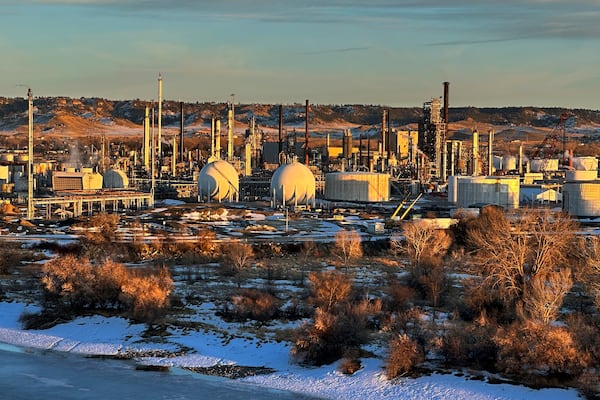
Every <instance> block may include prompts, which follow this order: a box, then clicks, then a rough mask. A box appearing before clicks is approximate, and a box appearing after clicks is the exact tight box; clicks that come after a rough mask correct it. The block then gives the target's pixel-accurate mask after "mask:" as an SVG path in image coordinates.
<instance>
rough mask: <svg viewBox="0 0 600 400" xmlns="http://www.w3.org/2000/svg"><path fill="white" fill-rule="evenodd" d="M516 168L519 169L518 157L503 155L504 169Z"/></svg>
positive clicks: (512, 169) (511, 169)
mask: <svg viewBox="0 0 600 400" xmlns="http://www.w3.org/2000/svg"><path fill="white" fill-rule="evenodd" d="M516 169H517V157H515V156H504V157H502V170H503V171H514V170H516Z"/></svg>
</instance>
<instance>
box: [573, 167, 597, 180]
mask: <svg viewBox="0 0 600 400" xmlns="http://www.w3.org/2000/svg"><path fill="white" fill-rule="evenodd" d="M566 178H567V182H578V181H593V180H596V179H597V178H598V171H596V170H595V169H594V170H591V171H586V170H579V171H578V170H571V171H567V172H566Z"/></svg>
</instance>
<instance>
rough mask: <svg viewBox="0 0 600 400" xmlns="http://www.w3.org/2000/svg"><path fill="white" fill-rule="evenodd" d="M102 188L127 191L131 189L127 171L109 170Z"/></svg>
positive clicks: (105, 174)
mask: <svg viewBox="0 0 600 400" xmlns="http://www.w3.org/2000/svg"><path fill="white" fill-rule="evenodd" d="M102 187H103V188H104V189H125V188H128V187H129V178H127V174H126V173H125V171H122V170H120V169H109V170H108V171H106V172H105V173H104V177H103V180H102Z"/></svg>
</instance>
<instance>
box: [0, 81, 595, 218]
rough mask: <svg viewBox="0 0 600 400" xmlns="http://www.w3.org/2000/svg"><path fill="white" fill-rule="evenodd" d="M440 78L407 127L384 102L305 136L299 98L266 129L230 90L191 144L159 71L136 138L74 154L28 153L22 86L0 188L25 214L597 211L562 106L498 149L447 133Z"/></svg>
mask: <svg viewBox="0 0 600 400" xmlns="http://www.w3.org/2000/svg"><path fill="white" fill-rule="evenodd" d="M449 86H450V84H449V83H448V82H444V83H443V87H442V88H443V92H442V93H443V95H442V96H440V97H433V98H431V100H429V101H426V102H424V104H423V107H422V112H421V116H420V119H419V123H418V127H417V128H416V129H401V128H399V127H398V126H394V123H393V121H392V119H391V118H390V113H388V111H387V110H385V109H384V110H383V112H382V115H381V122H380V124H377V129H376V131H375V132H370V134H363V133H362V132H356V131H353V130H352V129H344V130H343V132H320V133H318V134H314V130H312V129H311V126H310V124H311V119H310V115H311V104H310V102H309V100H306V102H305V104H303V107H304V113H303V115H302V117H303V119H304V121H303V124H302V125H303V126H301V125H299V124H298V123H297V122H296V124H295V125H294V127H293V129H288V128H286V127H285V126H284V123H283V121H284V118H283V115H284V106H283V105H280V106H279V115H278V117H279V121H278V126H276V127H271V128H270V130H269V131H267V130H265V129H263V127H261V126H259V125H258V124H257V122H256V120H255V118H254V117H252V118H249V119H248V121H247V123H245V124H242V123H240V121H239V120H236V104H235V98H234V95H231V100H230V101H229V102H228V104H227V113H226V118H222V117H221V116H220V115H212V116H211V117H210V118H209V119H207V120H206V121H205V122H206V126H207V127H208V129H207V131H206V132H205V133H203V134H204V136H205V139H206V140H205V141H204V142H203V143H204V144H203V146H196V147H194V148H190V146H189V144H188V142H187V140H188V135H186V126H185V125H186V119H185V113H186V110H185V104H184V103H183V102H180V103H179V104H180V110H179V119H180V123H179V125H180V126H179V130H178V133H174V130H175V129H174V128H173V123H172V121H171V124H170V128H169V129H168V133H167V132H166V130H165V126H164V124H163V114H164V112H163V94H162V90H163V78H162V76H160V75H159V78H158V101H156V102H148V103H147V105H146V106H145V107H144V110H143V112H144V119H143V121H144V122H143V130H142V129H140V131H139V132H138V135H136V137H139V138H140V139H139V140H137V141H135V142H134V144H131V143H130V144H128V145H123V146H120V147H119V149H118V151H117V152H115V151H113V150H112V149H113V147H114V143H112V145H113V146H112V147H111V145H110V143H108V142H109V139H105V137H104V136H102V141H101V145H100V146H97V148H95V149H93V150H94V151H95V154H96V157H94V158H93V159H92V158H88V159H87V160H84V161H80V162H76V163H75V162H73V161H72V157H69V156H68V155H56V154H52V155H50V154H43V153H42V154H38V153H39V152H37V151H34V150H35V149H36V148H37V146H36V142H37V141H38V140H41V139H40V138H39V136H40V135H39V134H38V133H37V132H36V133H35V134H34V131H35V130H34V121H35V115H34V109H35V105H34V99H33V94H32V92H31V90H30V91H29V92H28V98H27V100H28V122H29V124H28V133H27V135H28V141H27V146H26V147H25V148H21V149H8V148H6V149H1V150H0V181H1V182H2V190H1V192H2V197H3V198H4V201H5V203H10V204H12V205H13V206H16V207H19V209H20V210H22V211H21V212H22V213H23V214H24V212H25V211H24V210H25V208H26V216H27V219H30V220H32V219H58V218H67V217H77V216H81V215H91V214H93V213H96V212H110V211H126V210H141V209H148V208H153V207H154V204H155V201H156V200H157V199H165V198H176V199H180V200H183V201H185V202H188V203H196V202H197V203H213V204H214V203H242V204H243V203H244V202H253V203H257V204H263V205H264V207H269V208H272V209H285V210H289V211H292V212H294V211H314V210H321V209H324V208H327V209H331V208H332V205H333V206H335V205H340V204H343V205H348V204H351V206H352V207H353V208H358V209H362V208H369V209H372V208H373V207H379V209H380V210H383V211H384V212H386V213H387V215H386V216H385V217H389V215H390V214H393V216H394V217H396V218H398V216H402V218H404V217H405V216H407V215H410V214H409V211H410V209H409V207H411V206H412V205H414V204H419V201H421V202H422V201H425V198H426V196H429V198H430V199H429V200H428V201H427V202H426V204H425V205H422V206H421V207H419V206H417V207H415V209H421V210H424V211H427V205H429V206H431V210H433V211H434V212H436V213H437V214H438V216H446V215H447V214H451V213H452V212H453V211H454V210H457V209H471V210H477V209H478V208H480V207H482V206H486V205H497V206H501V207H503V208H504V209H506V210H511V209H517V208H519V207H536V206H548V205H550V206H551V207H553V208H562V210H563V211H565V212H567V213H568V214H570V215H571V216H573V217H576V218H581V219H583V218H595V217H599V216H600V180H598V160H597V158H596V157H594V156H577V154H574V153H573V149H569V148H567V147H566V145H565V143H566V141H565V140H562V147H561V134H562V135H563V138H564V129H565V126H564V125H565V123H566V121H567V120H568V118H569V117H570V116H569V115H566V114H565V115H561V116H560V119H559V121H558V123H557V127H556V130H555V131H553V132H551V133H549V134H548V137H547V138H546V139H545V140H544V141H543V142H542V143H541V144H539V145H538V148H537V150H535V149H534V150H535V152H534V153H532V152H533V150H532V149H524V143H516V144H515V147H514V148H515V150H516V151H515V154H507V152H506V151H504V150H503V151H496V149H495V147H494V139H495V138H494V135H495V133H494V130H493V129H489V130H486V131H482V132H479V131H478V130H477V129H472V130H471V131H470V132H468V134H467V135H464V134H463V135H462V136H461V137H459V138H457V137H451V135H450V132H451V127H450V116H449V112H450V108H449V98H450V97H449ZM171 120H172V118H171ZM188 132H189V131H188ZM525 151H528V152H529V156H527V155H525ZM431 199H434V200H435V201H431ZM402 207H404V208H405V212H402V213H399V212H398V211H399V210H400V209H401V208H402Z"/></svg>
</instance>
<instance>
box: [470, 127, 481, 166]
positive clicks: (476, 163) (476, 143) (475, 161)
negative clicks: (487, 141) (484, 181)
mask: <svg viewBox="0 0 600 400" xmlns="http://www.w3.org/2000/svg"><path fill="white" fill-rule="evenodd" d="M472 155H473V159H472V164H473V165H472V167H471V171H472V175H473V176H477V175H479V132H477V129H475V130H474V131H473V150H472Z"/></svg>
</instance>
